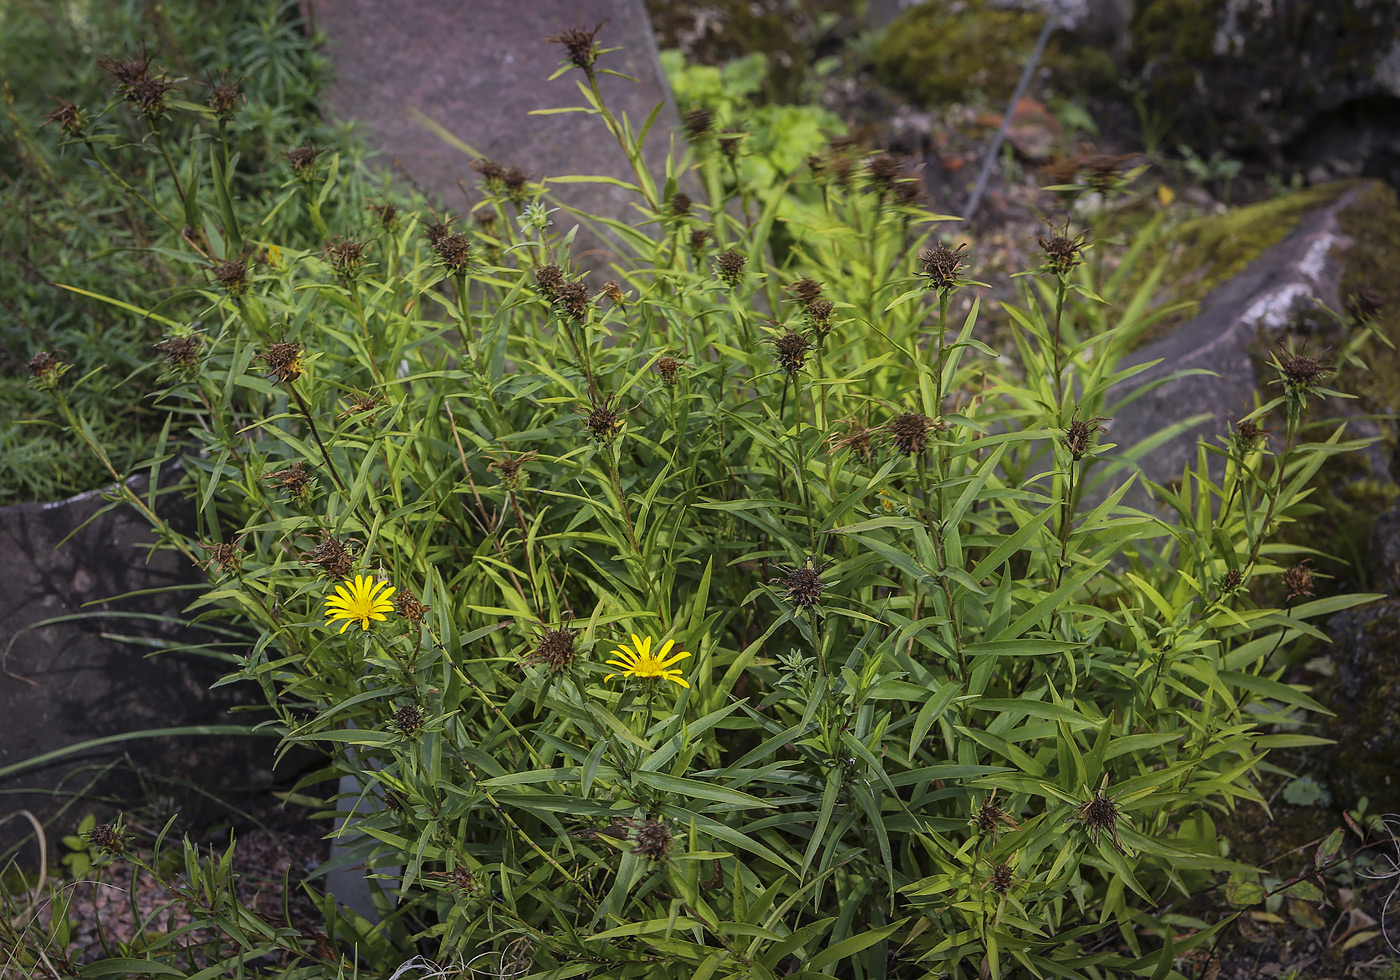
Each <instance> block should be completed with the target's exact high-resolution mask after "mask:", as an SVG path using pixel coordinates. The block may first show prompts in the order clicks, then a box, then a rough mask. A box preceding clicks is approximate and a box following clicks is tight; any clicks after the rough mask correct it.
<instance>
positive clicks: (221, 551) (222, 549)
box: [200, 541, 243, 572]
mask: <svg viewBox="0 0 1400 980" xmlns="http://www.w3.org/2000/svg"><path fill="white" fill-rule="evenodd" d="M204 548H205V550H206V551H208V552H209V557H208V558H206V559H204V561H202V562H200V565H201V566H202V567H204V568H206V569H207V568H213V567H214V566H215V565H217V566H219V571H221V572H237V571H238V569H239V567H240V566H241V565H242V564H243V549H241V548H239V547H238V545H236V544H233V543H231V542H228V541H220V542H217V543H215V544H206V545H205V546H204Z"/></svg>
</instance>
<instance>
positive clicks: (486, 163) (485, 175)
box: [472, 157, 506, 187]
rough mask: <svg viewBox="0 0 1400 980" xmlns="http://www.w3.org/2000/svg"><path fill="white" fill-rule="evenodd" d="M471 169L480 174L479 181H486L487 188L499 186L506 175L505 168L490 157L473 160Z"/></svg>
mask: <svg viewBox="0 0 1400 980" xmlns="http://www.w3.org/2000/svg"><path fill="white" fill-rule="evenodd" d="M472 169H473V170H475V171H476V172H477V173H479V174H481V179H482V180H484V181H486V185H487V187H491V186H492V185H493V184H494V185H499V184H500V182H501V180H502V179H503V178H504V177H505V175H506V168H505V167H503V166H501V165H500V164H499V163H497V162H496V161H495V160H492V159H491V158H490V157H482V158H481V159H479V160H473V161H472Z"/></svg>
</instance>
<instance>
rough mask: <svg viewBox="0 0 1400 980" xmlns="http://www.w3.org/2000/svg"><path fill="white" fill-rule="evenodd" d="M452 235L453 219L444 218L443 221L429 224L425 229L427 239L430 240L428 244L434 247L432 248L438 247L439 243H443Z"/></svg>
mask: <svg viewBox="0 0 1400 980" xmlns="http://www.w3.org/2000/svg"><path fill="white" fill-rule="evenodd" d="M451 233H452V219H451V218H444V219H443V220H442V221H432V222H429V223H428V224H427V225H426V226H425V227H424V228H423V234H424V235H425V236H426V237H427V239H428V244H429V245H432V246H436V245H437V243H438V242H440V241H442V240H443V239H444V238H446V237H447V236H448V235H450V234H451Z"/></svg>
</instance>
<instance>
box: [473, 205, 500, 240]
mask: <svg viewBox="0 0 1400 980" xmlns="http://www.w3.org/2000/svg"><path fill="white" fill-rule="evenodd" d="M496 220H497V215H496V212H495V211H492V210H491V209H490V208H482V209H481V210H480V211H478V212H476V227H477V230H478V231H480V232H481V233H482V234H483V235H494V234H495V233H496Z"/></svg>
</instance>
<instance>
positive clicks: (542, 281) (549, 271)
mask: <svg viewBox="0 0 1400 980" xmlns="http://www.w3.org/2000/svg"><path fill="white" fill-rule="evenodd" d="M563 287H564V270H562V269H560V268H559V267H558V266H557V265H542V266H540V267H539V268H537V269H536V270H535V288H536V289H538V290H539V291H540V295H541V296H543V297H544V298H545V299H547V300H549V301H550V302H551V303H553V302H554V301H555V300H556V299H558V298H559V290H560V289H562V288H563Z"/></svg>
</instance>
